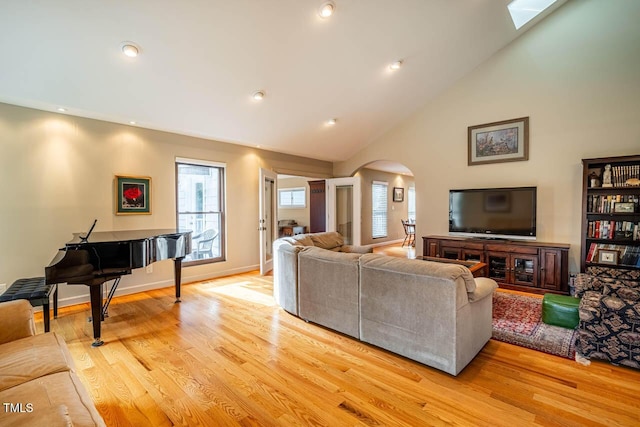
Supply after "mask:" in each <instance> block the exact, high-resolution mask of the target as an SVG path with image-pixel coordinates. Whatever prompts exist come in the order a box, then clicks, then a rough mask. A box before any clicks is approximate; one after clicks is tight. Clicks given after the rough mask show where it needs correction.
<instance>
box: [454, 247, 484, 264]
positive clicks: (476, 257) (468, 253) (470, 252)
mask: <svg viewBox="0 0 640 427" xmlns="http://www.w3.org/2000/svg"><path fill="white" fill-rule="evenodd" d="M460 259H461V260H463V261H478V262H484V251H483V250H477V249H463V250H462V254H461V256H460Z"/></svg>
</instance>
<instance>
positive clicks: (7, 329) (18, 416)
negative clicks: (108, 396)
mask: <svg viewBox="0 0 640 427" xmlns="http://www.w3.org/2000/svg"><path fill="white" fill-rule="evenodd" d="M0 402H2V403H3V407H2V408H1V410H0V425H1V426H3V427H8V426H48V427H49V426H71V425H73V426H105V423H104V421H103V419H102V417H101V416H100V414H99V413H98V411H97V410H96V408H95V406H94V404H93V402H92V400H91V397H90V396H89V394H88V393H87V391H86V390H85V388H84V386H83V385H82V383H81V382H80V379H79V378H78V376H77V375H76V373H75V370H74V364H73V360H72V359H71V355H70V354H69V350H68V349H67V345H66V344H65V342H64V340H63V338H62V337H60V336H59V335H57V334H56V333H55V332H49V333H45V334H38V335H36V334H35V325H34V322H33V308H32V307H31V304H30V303H29V302H28V301H27V300H15V301H9V302H4V303H0Z"/></svg>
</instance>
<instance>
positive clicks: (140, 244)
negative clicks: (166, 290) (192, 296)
mask: <svg viewBox="0 0 640 427" xmlns="http://www.w3.org/2000/svg"><path fill="white" fill-rule="evenodd" d="M191 233H192V232H191V231H186V232H178V231H176V230H175V229H161V230H129V231H102V232H93V233H89V235H88V236H82V235H81V234H80V233H74V235H73V239H71V240H70V241H69V242H67V243H66V244H65V247H64V248H63V249H61V250H60V251H59V252H58V254H57V255H56V256H55V257H54V259H53V260H52V261H51V263H50V264H49V266H47V267H46V268H45V280H46V282H47V283H50V284H53V283H65V282H66V283H67V284H70V285H75V284H81V285H86V286H88V287H89V294H90V297H91V318H92V321H93V338H94V342H93V343H92V346H94V347H98V346H100V345H102V344H103V341H102V340H101V338H100V337H101V323H102V320H103V318H104V316H105V314H106V309H107V308H108V305H109V302H110V301H111V297H113V294H114V293H115V290H116V288H117V286H118V283H119V282H120V278H121V277H122V276H123V275H127V274H131V271H132V270H134V269H136V268H143V267H146V266H148V265H150V264H152V263H154V262H157V261H161V260H165V259H173V260H174V282H175V295H176V303H178V302H180V282H181V276H182V260H183V259H184V257H185V256H187V255H188V254H189V253H190V252H191ZM111 280H114V284H113V286H112V287H111V290H110V292H109V296H108V298H107V300H106V302H105V303H104V304H103V300H102V285H103V284H104V283H106V282H109V281H111Z"/></svg>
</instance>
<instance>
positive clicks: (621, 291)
mask: <svg viewBox="0 0 640 427" xmlns="http://www.w3.org/2000/svg"><path fill="white" fill-rule="evenodd" d="M602 294H603V295H611V296H616V297H618V298H622V299H626V300H629V301H640V287H638V288H632V287H629V286H626V284H623V283H605V285H604V288H603V289H602Z"/></svg>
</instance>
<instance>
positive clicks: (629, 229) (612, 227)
mask: <svg viewBox="0 0 640 427" xmlns="http://www.w3.org/2000/svg"><path fill="white" fill-rule="evenodd" d="M639 229H640V222H637V223H634V222H632V221H613V220H611V221H609V220H596V221H589V222H588V223H587V237H588V238H590V239H619V240H640V231H639Z"/></svg>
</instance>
